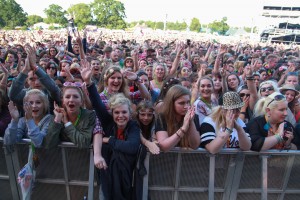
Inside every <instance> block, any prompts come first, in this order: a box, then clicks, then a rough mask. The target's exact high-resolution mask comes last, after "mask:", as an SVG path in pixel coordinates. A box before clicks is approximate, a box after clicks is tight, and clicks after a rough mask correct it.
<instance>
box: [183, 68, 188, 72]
mask: <svg viewBox="0 0 300 200" xmlns="http://www.w3.org/2000/svg"><path fill="white" fill-rule="evenodd" d="M182 72H190V70H189V69H183V70H182Z"/></svg>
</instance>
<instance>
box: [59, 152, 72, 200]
mask: <svg viewBox="0 0 300 200" xmlns="http://www.w3.org/2000/svg"><path fill="white" fill-rule="evenodd" d="M61 152H62V161H63V168H64V177H65V184H66V193H67V199H68V200H71V195H70V187H69V172H68V165H67V153H66V150H65V148H61Z"/></svg>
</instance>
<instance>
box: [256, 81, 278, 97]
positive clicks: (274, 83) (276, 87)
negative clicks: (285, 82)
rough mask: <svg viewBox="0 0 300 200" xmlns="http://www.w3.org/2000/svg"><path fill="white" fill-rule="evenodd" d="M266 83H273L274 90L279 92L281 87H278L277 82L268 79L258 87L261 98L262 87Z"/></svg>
mask: <svg viewBox="0 0 300 200" xmlns="http://www.w3.org/2000/svg"><path fill="white" fill-rule="evenodd" d="M266 84H270V85H272V87H273V88H274V92H279V89H278V86H277V83H276V82H275V81H271V80H268V81H263V82H261V83H260V84H259V89H258V92H257V93H258V97H259V98H261V94H260V93H261V91H260V90H261V87H262V86H263V85H266Z"/></svg>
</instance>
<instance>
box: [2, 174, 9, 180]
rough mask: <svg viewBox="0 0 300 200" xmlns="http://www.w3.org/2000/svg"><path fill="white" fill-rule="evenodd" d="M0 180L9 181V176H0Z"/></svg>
mask: <svg viewBox="0 0 300 200" xmlns="http://www.w3.org/2000/svg"><path fill="white" fill-rule="evenodd" d="M0 180H9V176H6V175H0Z"/></svg>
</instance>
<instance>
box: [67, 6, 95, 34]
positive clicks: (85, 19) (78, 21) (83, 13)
mask: <svg viewBox="0 0 300 200" xmlns="http://www.w3.org/2000/svg"><path fill="white" fill-rule="evenodd" d="M68 13H69V15H70V16H72V17H73V19H74V23H75V25H76V26H78V28H79V29H82V28H84V27H85V26H86V25H88V24H91V23H92V19H93V17H92V13H91V8H90V6H89V5H87V4H85V3H79V4H75V5H73V6H71V7H70V8H69V9H68Z"/></svg>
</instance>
